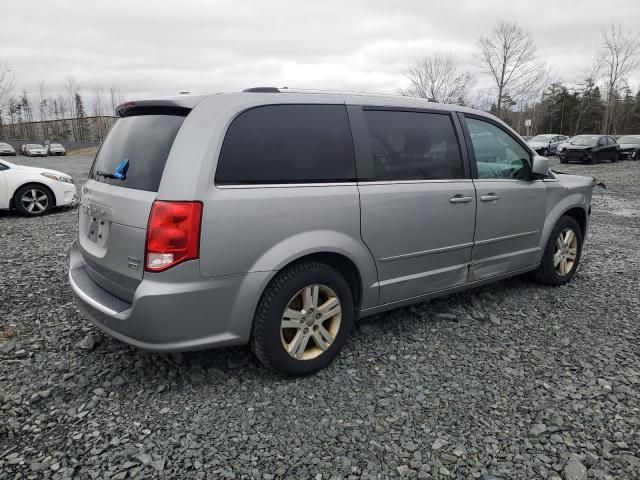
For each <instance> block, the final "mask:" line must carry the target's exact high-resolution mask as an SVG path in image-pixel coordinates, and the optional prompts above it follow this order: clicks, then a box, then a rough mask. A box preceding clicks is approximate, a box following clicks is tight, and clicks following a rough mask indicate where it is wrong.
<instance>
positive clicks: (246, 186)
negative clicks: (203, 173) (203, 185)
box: [214, 182, 358, 190]
mask: <svg viewBox="0 0 640 480" xmlns="http://www.w3.org/2000/svg"><path fill="white" fill-rule="evenodd" d="M357 185H358V183H357V182H308V183H306V182H305V183H238V184H233V185H231V184H229V185H225V184H219V183H216V184H214V186H215V187H216V188H219V189H220V190H242V189H251V188H300V187H315V188H318V187H355V186H357Z"/></svg>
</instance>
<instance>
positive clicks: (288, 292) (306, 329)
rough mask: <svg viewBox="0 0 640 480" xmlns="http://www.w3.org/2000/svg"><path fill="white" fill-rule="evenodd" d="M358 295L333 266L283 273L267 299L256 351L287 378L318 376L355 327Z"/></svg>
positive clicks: (260, 311)
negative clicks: (354, 296) (355, 300)
mask: <svg viewBox="0 0 640 480" xmlns="http://www.w3.org/2000/svg"><path fill="white" fill-rule="evenodd" d="M353 317H354V308H353V295H352V292H351V289H350V287H349V284H348V283H347V281H346V280H345V279H344V277H343V276H342V275H341V274H340V272H338V271H337V270H336V269H334V268H333V267H331V266H329V265H326V264H324V263H319V262H315V261H305V262H301V263H297V264H294V265H293V266H291V267H289V268H287V269H285V270H283V271H281V272H279V273H278V274H277V275H276V276H275V277H274V278H273V280H272V281H271V282H270V283H269V285H268V286H267V288H266V290H265V291H264V293H263V294H262V297H261V299H260V302H259V303H258V308H257V309H256V313H255V316H254V321H253V329H252V332H251V349H252V350H253V352H254V354H255V355H256V357H257V358H258V360H260V362H261V363H262V364H263V365H264V366H265V367H267V368H269V369H272V370H275V371H277V372H280V373H282V374H284V375H287V376H292V377H297V376H303V375H309V374H311V373H314V372H316V371H318V370H320V369H322V368H324V367H325V366H327V365H328V364H329V363H331V362H332V361H333V359H334V358H335V357H336V356H337V355H338V354H339V353H340V350H342V347H343V346H344V344H345V342H346V341H347V338H348V336H349V332H350V330H351V326H352V324H353Z"/></svg>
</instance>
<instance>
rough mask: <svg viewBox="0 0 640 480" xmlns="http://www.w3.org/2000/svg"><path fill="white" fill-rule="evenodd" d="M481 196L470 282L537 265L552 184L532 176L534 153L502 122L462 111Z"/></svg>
mask: <svg viewBox="0 0 640 480" xmlns="http://www.w3.org/2000/svg"><path fill="white" fill-rule="evenodd" d="M461 119H463V121H465V122H466V134H467V138H468V149H469V151H470V153H471V155H472V158H473V159H474V160H475V161H474V162H472V168H473V171H474V180H473V182H474V184H475V187H476V196H477V205H478V208H477V216H476V229H475V238H474V242H475V245H474V247H473V255H472V261H471V269H470V281H475V280H482V279H485V278H490V277H493V276H496V275H500V274H503V273H507V272H512V271H515V270H518V269H520V268H524V267H528V266H529V265H533V263H534V261H535V258H536V255H537V253H538V251H539V246H540V239H541V236H542V227H543V225H544V219H545V215H546V187H545V184H544V182H543V181H542V180H532V179H531V163H530V162H531V153H530V152H529V150H528V149H527V148H526V147H525V145H524V143H522V142H520V141H519V140H518V139H516V137H515V136H513V135H512V134H511V133H510V132H508V131H507V130H506V129H504V128H503V127H502V126H501V125H500V124H499V123H497V122H493V121H490V120H489V119H486V118H484V117H476V116H473V115H461Z"/></svg>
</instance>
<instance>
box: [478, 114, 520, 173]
mask: <svg viewBox="0 0 640 480" xmlns="http://www.w3.org/2000/svg"><path fill="white" fill-rule="evenodd" d="M467 125H468V127H469V134H470V135H471V143H472V145H473V151H474V153H475V158H476V165H477V168H478V178H487V179H494V178H503V179H517V180H528V179H529V178H530V176H531V175H530V174H531V167H530V165H529V158H530V154H529V152H528V151H527V150H526V149H525V148H524V147H523V146H522V145H520V144H519V143H518V142H517V141H516V140H515V139H514V138H513V137H512V136H511V135H509V134H508V133H507V132H505V131H504V130H502V129H501V128H499V127H497V126H496V125H493V124H492V123H489V122H485V121H483V120H478V119H475V118H467Z"/></svg>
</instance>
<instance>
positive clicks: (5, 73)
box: [0, 63, 16, 135]
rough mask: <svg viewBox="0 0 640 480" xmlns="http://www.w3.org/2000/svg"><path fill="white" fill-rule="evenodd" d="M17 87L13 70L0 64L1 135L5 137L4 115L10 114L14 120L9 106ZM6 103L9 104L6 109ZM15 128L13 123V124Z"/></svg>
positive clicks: (4, 64)
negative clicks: (11, 96) (10, 98)
mask: <svg viewBox="0 0 640 480" xmlns="http://www.w3.org/2000/svg"><path fill="white" fill-rule="evenodd" d="M15 85H16V81H15V76H14V75H13V73H12V72H11V68H10V67H9V65H8V64H7V63H0V135H3V131H2V130H3V129H2V116H3V113H7V112H9V115H10V118H13V115H12V113H11V112H10V110H11V108H10V106H9V104H8V100H9V96H10V95H11V92H12V91H13V89H14V87H15ZM5 102H7V105H6V108H4V111H3V107H4V106H5ZM11 124H12V128H13V121H12V122H11Z"/></svg>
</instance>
